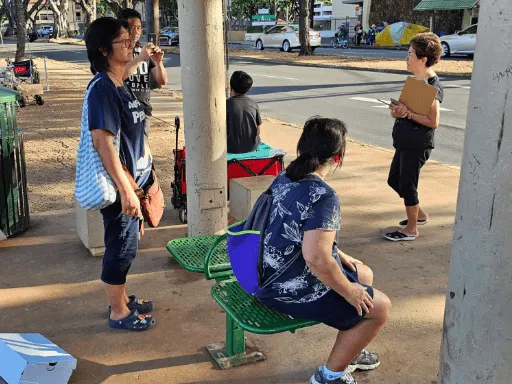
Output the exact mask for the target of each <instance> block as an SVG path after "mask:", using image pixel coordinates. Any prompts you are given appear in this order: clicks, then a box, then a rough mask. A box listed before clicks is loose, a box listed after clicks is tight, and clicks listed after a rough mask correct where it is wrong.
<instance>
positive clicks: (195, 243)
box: [167, 235, 317, 369]
mask: <svg viewBox="0 0 512 384" xmlns="http://www.w3.org/2000/svg"><path fill="white" fill-rule="evenodd" d="M226 241H227V235H220V236H197V237H188V238H183V239H175V240H171V241H169V243H167V250H168V251H169V252H170V254H171V255H172V256H173V257H174V259H176V261H177V262H178V263H179V264H180V265H181V266H182V267H183V268H184V269H186V270H187V271H190V272H204V274H205V277H206V279H207V280H213V279H215V280H217V283H216V284H215V285H214V286H213V287H212V289H211V294H212V297H213V298H214V299H215V301H217V303H218V304H219V305H220V306H221V307H222V309H224V311H225V312H226V341H225V342H221V343H215V344H210V345H208V346H207V347H206V348H207V350H208V351H209V352H210V354H211V355H212V357H213V358H214V359H215V361H216V362H217V364H218V365H219V367H220V368H221V369H228V368H233V367H236V366H239V365H243V364H248V363H254V362H257V361H261V360H264V359H265V356H264V355H263V353H261V352H260V351H251V350H247V348H246V343H245V332H246V331H247V332H251V333H255V334H260V335H271V334H274V333H281V332H292V333H294V332H295V331H296V330H297V329H300V328H305V327H309V326H312V325H315V324H317V323H316V322H314V321H310V320H304V319H296V318H293V317H291V316H288V315H285V314H282V313H280V312H277V311H274V310H272V309H270V308H268V307H265V306H264V305H262V304H261V303H260V302H259V301H258V300H257V299H256V298H255V297H254V296H251V295H249V294H248V293H247V292H245V291H244V290H243V289H242V287H241V286H240V284H239V283H238V281H237V280H236V279H235V278H234V277H233V271H232V270H231V265H230V263H229V257H228V252H227V245H226Z"/></svg>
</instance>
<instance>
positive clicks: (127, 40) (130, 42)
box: [112, 39, 135, 48]
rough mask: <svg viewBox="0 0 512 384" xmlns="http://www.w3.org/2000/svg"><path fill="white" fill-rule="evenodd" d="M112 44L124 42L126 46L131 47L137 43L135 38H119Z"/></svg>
mask: <svg viewBox="0 0 512 384" xmlns="http://www.w3.org/2000/svg"><path fill="white" fill-rule="evenodd" d="M112 44H123V45H124V47H125V48H130V47H133V46H134V45H135V40H134V39H124V40H118V41H113V42H112Z"/></svg>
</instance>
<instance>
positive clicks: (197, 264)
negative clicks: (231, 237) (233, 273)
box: [167, 235, 231, 273]
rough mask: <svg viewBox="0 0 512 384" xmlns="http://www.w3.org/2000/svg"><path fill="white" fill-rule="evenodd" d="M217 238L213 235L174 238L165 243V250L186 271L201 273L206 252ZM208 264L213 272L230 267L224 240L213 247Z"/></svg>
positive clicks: (226, 269)
mask: <svg viewBox="0 0 512 384" xmlns="http://www.w3.org/2000/svg"><path fill="white" fill-rule="evenodd" d="M218 238H219V236H217V235H214V236H194V237H186V238H183V239H174V240H171V241H169V242H168V243H167V250H168V251H169V253H170V254H171V255H172V257H174V258H175V259H176V261H177V262H178V263H179V264H180V265H181V266H182V267H183V268H184V269H186V270H187V271H190V272H199V273H202V272H204V262H205V257H206V254H207V252H208V250H209V249H210V247H211V246H212V245H213V243H214V242H215V241H216V240H217V239H218ZM210 264H211V270H212V271H214V272H219V271H228V270H230V269H231V264H230V263H229V257H228V250H227V245H226V241H224V242H223V243H222V244H220V245H219V246H218V247H217V248H216V249H215V251H214V252H213V255H212V258H211V260H210Z"/></svg>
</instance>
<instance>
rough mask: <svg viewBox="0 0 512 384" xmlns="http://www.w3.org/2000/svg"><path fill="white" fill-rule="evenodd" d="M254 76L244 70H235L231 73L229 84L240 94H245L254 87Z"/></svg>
mask: <svg viewBox="0 0 512 384" xmlns="http://www.w3.org/2000/svg"><path fill="white" fill-rule="evenodd" d="M252 84H253V81H252V77H251V76H249V74H248V73H246V72H244V71H235V72H233V74H232V75H231V80H230V81H229V85H230V86H231V89H232V90H233V91H235V92H236V93H238V94H239V95H245V94H246V93H247V92H249V91H250V90H251V88H252Z"/></svg>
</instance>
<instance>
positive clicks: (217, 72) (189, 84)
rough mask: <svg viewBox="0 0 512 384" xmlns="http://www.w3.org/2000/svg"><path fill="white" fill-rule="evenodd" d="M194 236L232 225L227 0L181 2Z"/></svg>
mask: <svg viewBox="0 0 512 384" xmlns="http://www.w3.org/2000/svg"><path fill="white" fill-rule="evenodd" d="M178 6H179V10H178V13H179V19H180V48H181V54H180V55H181V77H182V84H183V111H184V120H185V126H184V132H185V146H186V148H187V151H186V156H187V157H186V164H187V167H186V168H187V175H186V177H187V215H188V233H189V236H196V235H206V234H215V233H220V232H222V231H223V230H224V229H225V228H226V225H227V221H228V216H227V193H226V192H227V191H226V183H227V160H226V95H225V76H226V73H225V67H224V33H223V23H222V22H223V20H222V0H179V1H178Z"/></svg>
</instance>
